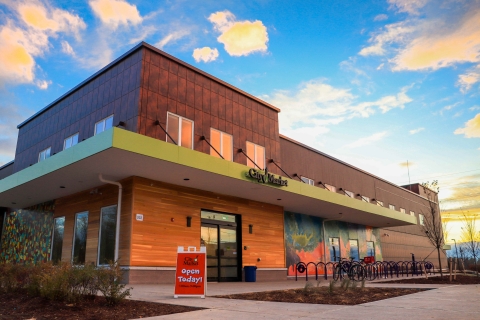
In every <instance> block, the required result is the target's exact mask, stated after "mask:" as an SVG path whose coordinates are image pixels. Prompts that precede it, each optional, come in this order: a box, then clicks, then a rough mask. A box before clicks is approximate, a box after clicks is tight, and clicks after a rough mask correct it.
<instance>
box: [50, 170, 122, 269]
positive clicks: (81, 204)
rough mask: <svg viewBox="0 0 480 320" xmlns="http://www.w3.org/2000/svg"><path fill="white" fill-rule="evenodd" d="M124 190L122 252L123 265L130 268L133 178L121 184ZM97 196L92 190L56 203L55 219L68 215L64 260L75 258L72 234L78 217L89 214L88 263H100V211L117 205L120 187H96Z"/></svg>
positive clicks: (120, 254)
mask: <svg viewBox="0 0 480 320" xmlns="http://www.w3.org/2000/svg"><path fill="white" fill-rule="evenodd" d="M120 183H121V184H122V187H123V194H122V213H121V224H120V244H119V245H120V251H119V260H120V264H121V265H130V234H131V223H132V178H128V179H125V180H122V181H120ZM97 189H98V193H97V194H90V191H91V190H92V189H89V190H86V191H83V192H80V193H76V194H73V195H70V196H68V197H64V198H60V199H57V200H56V201H55V215H54V216H55V217H62V216H65V229H64V235H63V247H62V261H64V262H70V261H71V259H72V244H73V232H74V224H75V214H76V213H79V212H84V211H88V229H87V252H86V256H85V263H91V262H93V263H95V264H96V262H97V254H98V235H99V234H98V233H99V228H100V210H101V208H103V207H107V206H111V205H116V204H117V201H118V187H117V186H114V185H101V186H99V187H97Z"/></svg>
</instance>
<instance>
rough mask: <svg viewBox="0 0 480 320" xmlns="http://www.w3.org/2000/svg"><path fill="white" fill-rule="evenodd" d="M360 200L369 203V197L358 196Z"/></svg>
mask: <svg viewBox="0 0 480 320" xmlns="http://www.w3.org/2000/svg"><path fill="white" fill-rule="evenodd" d="M360 198H361V200H363V201H365V202H370V198H369V197H365V196H362V195H360Z"/></svg>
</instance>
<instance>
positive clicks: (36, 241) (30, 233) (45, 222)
mask: <svg viewBox="0 0 480 320" xmlns="http://www.w3.org/2000/svg"><path fill="white" fill-rule="evenodd" d="M53 212H54V203H53V202H48V203H43V204H39V205H36V206H33V207H29V208H26V209H19V210H16V211H12V212H9V213H8V212H7V214H6V217H5V223H4V226H3V232H2V238H1V239H0V244H1V248H0V262H12V263H37V262H42V261H47V260H48V258H49V255H50V241H51V236H52V226H53Z"/></svg>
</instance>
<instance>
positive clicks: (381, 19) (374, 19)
mask: <svg viewBox="0 0 480 320" xmlns="http://www.w3.org/2000/svg"><path fill="white" fill-rule="evenodd" d="M387 19H388V16H387V15H386V14H384V13H382V14H379V15H377V16H375V18H373V21H383V20H387Z"/></svg>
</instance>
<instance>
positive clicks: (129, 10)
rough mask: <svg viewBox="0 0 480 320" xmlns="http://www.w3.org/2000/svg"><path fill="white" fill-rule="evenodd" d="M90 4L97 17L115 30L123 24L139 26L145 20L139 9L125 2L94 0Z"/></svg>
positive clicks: (118, 0) (121, 0)
mask: <svg viewBox="0 0 480 320" xmlns="http://www.w3.org/2000/svg"><path fill="white" fill-rule="evenodd" d="M89 4H90V7H91V8H92V10H93V12H94V13H95V15H96V16H97V17H99V18H100V20H101V21H102V22H103V23H104V24H106V25H107V26H109V27H111V28H113V29H116V28H117V27H118V26H119V25H121V24H123V25H128V24H129V23H131V24H139V23H140V22H142V20H143V18H142V17H141V16H140V13H139V12H138V10H137V7H136V6H135V5H132V4H130V3H128V2H126V1H123V0H93V1H90V2H89Z"/></svg>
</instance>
